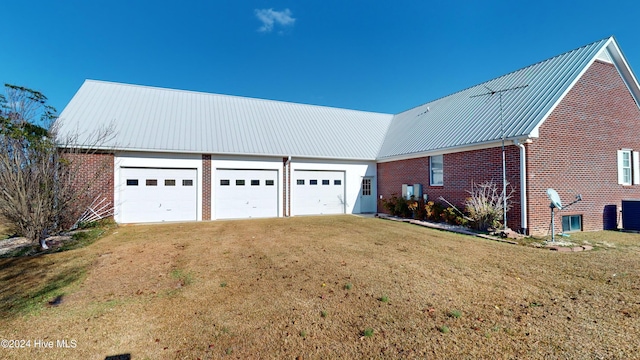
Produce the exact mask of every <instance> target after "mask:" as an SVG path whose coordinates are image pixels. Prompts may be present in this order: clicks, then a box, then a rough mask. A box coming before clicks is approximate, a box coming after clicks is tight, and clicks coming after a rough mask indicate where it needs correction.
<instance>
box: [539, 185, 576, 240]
mask: <svg viewBox="0 0 640 360" xmlns="http://www.w3.org/2000/svg"><path fill="white" fill-rule="evenodd" d="M547 196H548V197H549V200H551V204H550V205H549V207H550V208H551V242H555V241H556V238H555V223H554V216H553V210H554V209H556V208H557V209H558V210H562V209H563V206H562V202H561V201H560V195H558V192H557V191H555V190H554V189H551V188H549V189H547ZM578 201H582V195H580V194H578V195H576V199H575V200H574V201H573V202H571V203H569V204H567V206H565V207H564V208H565V209H566V208H568V207H569V206H571V205H573V204H575V203H577V202H578Z"/></svg>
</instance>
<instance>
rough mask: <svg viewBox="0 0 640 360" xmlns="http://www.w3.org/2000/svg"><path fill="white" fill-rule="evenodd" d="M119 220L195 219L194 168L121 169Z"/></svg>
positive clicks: (124, 221) (137, 221)
mask: <svg viewBox="0 0 640 360" xmlns="http://www.w3.org/2000/svg"><path fill="white" fill-rule="evenodd" d="M119 189H120V201H119V204H118V209H117V210H118V212H119V214H120V222H122V223H142V222H161V221H191V220H193V221H195V220H197V196H198V195H197V194H198V193H197V170H196V169H157V168H121V169H120V184H119Z"/></svg>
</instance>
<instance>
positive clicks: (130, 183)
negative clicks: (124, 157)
mask: <svg viewBox="0 0 640 360" xmlns="http://www.w3.org/2000/svg"><path fill="white" fill-rule="evenodd" d="M127 186H138V179H127Z"/></svg>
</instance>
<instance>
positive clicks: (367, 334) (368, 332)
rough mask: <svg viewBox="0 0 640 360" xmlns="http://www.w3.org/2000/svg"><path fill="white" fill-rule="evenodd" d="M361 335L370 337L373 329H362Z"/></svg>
mask: <svg viewBox="0 0 640 360" xmlns="http://www.w3.org/2000/svg"><path fill="white" fill-rule="evenodd" d="M362 336H366V337H372V336H373V329H372V328H366V329H364V331H363V332H362Z"/></svg>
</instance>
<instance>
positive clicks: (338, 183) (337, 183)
mask: <svg viewBox="0 0 640 360" xmlns="http://www.w3.org/2000/svg"><path fill="white" fill-rule="evenodd" d="M333 185H342V180H333Z"/></svg>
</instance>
